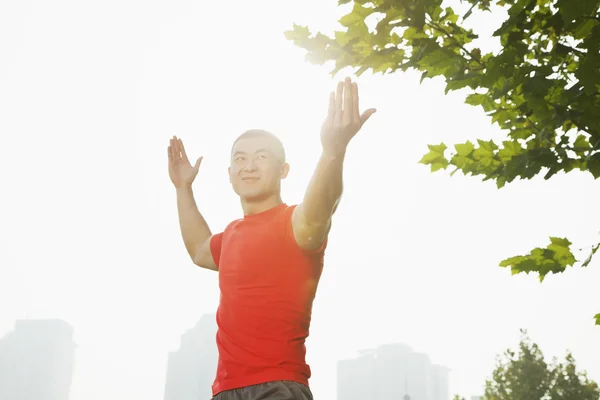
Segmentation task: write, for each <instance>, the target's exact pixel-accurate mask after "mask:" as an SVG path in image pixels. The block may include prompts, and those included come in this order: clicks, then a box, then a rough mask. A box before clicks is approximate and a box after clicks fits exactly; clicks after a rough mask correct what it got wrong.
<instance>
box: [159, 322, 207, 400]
mask: <svg viewBox="0 0 600 400" xmlns="http://www.w3.org/2000/svg"><path fill="white" fill-rule="evenodd" d="M216 334H217V324H216V316H215V314H208V315H203V316H202V317H201V318H200V320H199V321H198V323H197V324H196V326H195V327H194V328H192V329H190V330H188V331H187V332H186V333H184V334H183V336H182V337H181V344H180V347H179V349H178V350H177V351H173V352H171V353H169V358H168V365H167V380H166V384H165V397H164V399H165V400H199V399H210V398H211V397H212V391H211V386H212V383H213V381H214V379H215V374H216V370H217V360H218V351H217V344H216V337H215V336H216Z"/></svg>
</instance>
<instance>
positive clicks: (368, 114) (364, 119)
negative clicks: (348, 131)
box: [360, 108, 377, 126]
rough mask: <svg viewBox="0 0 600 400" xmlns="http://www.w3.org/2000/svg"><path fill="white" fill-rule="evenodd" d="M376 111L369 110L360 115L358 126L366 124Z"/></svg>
mask: <svg viewBox="0 0 600 400" xmlns="http://www.w3.org/2000/svg"><path fill="white" fill-rule="evenodd" d="M376 111H377V110H376V109H374V108H369V109H368V110H366V111H365V112H364V113H362V115H361V116H360V126H363V125H364V123H365V122H367V120H368V119H369V118H371V115H373V114H375V112H376Z"/></svg>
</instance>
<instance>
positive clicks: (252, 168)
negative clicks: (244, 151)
mask: <svg viewBox="0 0 600 400" xmlns="http://www.w3.org/2000/svg"><path fill="white" fill-rule="evenodd" d="M255 170H256V163H255V162H254V159H253V158H252V157H250V159H249V160H248V162H247V163H246V165H245V166H244V171H255Z"/></svg>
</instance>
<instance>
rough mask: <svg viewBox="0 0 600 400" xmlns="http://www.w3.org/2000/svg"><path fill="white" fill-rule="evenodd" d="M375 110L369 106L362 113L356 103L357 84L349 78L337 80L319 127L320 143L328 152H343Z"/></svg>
mask: <svg viewBox="0 0 600 400" xmlns="http://www.w3.org/2000/svg"><path fill="white" fill-rule="evenodd" d="M374 112H375V109H374V108H369V109H368V110H366V111H364V112H363V113H362V114H361V113H360V112H359V105H358V85H357V84H356V83H353V82H352V81H351V80H350V78H346V79H345V80H344V81H343V82H339V83H338V85H337V90H336V92H331V95H330V96H329V111H328V114H327V118H326V119H325V122H324V123H323V126H322V128H321V143H322V145H323V148H324V149H325V150H326V151H328V152H336V153H337V152H343V151H345V148H346V146H347V145H348V143H349V142H350V140H351V139H352V138H353V137H354V135H356V134H357V133H358V131H359V130H360V128H362V126H363V125H364V123H365V122H366V121H367V120H368V119H369V117H370V116H371V115H372V114H373V113H374Z"/></svg>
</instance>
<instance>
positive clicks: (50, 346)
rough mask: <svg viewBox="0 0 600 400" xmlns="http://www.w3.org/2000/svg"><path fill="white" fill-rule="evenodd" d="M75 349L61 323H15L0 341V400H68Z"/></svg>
mask: <svg viewBox="0 0 600 400" xmlns="http://www.w3.org/2000/svg"><path fill="white" fill-rule="evenodd" d="M75 347H76V346H75V343H74V342H73V328H72V327H71V326H70V325H69V324H68V323H67V322H65V321H62V320H18V321H16V323H15V328H14V330H13V331H12V332H10V333H8V334H7V335H6V336H4V338H2V339H0V399H2V400H5V399H6V400H68V399H69V392H70V390H71V380H72V377H73V367H74V358H75Z"/></svg>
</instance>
